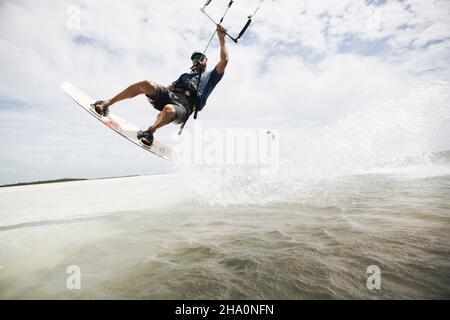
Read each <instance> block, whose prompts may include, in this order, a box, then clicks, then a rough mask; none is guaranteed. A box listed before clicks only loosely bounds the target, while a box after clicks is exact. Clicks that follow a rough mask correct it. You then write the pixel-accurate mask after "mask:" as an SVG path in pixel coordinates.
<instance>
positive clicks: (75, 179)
mask: <svg viewBox="0 0 450 320" xmlns="http://www.w3.org/2000/svg"><path fill="white" fill-rule="evenodd" d="M138 176H139V175H130V176H120V177H106V178H93V179H87V178H64V179H55V180H42V181H31V182H18V183H13V184H4V185H0V188H7V187H20V186H29V185H36V184H47V183H61V182H74V181H87V180H103V179H116V178H130V177H138Z"/></svg>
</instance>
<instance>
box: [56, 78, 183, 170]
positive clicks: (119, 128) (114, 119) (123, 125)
mask: <svg viewBox="0 0 450 320" xmlns="http://www.w3.org/2000/svg"><path fill="white" fill-rule="evenodd" d="M61 88H62V89H63V91H64V92H65V93H66V94H67V95H68V96H69V97H70V98H72V100H73V101H75V102H76V103H77V104H78V105H80V107H82V108H83V109H84V110H86V111H87V112H88V113H89V114H90V115H92V116H93V117H95V118H96V119H97V120H99V121H101V122H102V123H103V124H105V125H107V126H108V127H109V128H110V129H112V130H113V131H115V132H117V133H118V134H120V135H121V136H122V137H124V138H126V139H128V140H129V141H131V142H133V143H134V144H136V145H138V146H139V147H141V148H143V149H144V150H147V151H149V152H151V153H153V154H156V155H157V156H159V157H161V158H163V159H166V160H169V161H175V159H176V154H175V152H174V151H173V150H172V149H171V148H169V147H167V146H165V145H164V144H162V143H161V142H159V141H157V140H156V139H155V140H154V141H153V144H152V146H151V147H148V146H146V145H144V144H143V143H142V142H141V141H140V140H139V139H138V138H137V132H138V130H139V129H138V128H136V127H135V126H134V125H132V124H131V123H129V122H127V121H125V120H124V119H122V118H120V117H119V116H117V115H115V114H114V113H112V112H110V113H109V115H108V116H107V117H103V116H100V115H99V114H98V113H97V112H95V110H94V109H93V107H91V104H93V103H95V102H96V100H94V99H92V98H91V97H89V96H88V95H87V94H85V93H84V92H82V91H81V90H80V89H78V88H77V87H75V86H74V85H73V84H71V83H70V82H64V83H63V84H61Z"/></svg>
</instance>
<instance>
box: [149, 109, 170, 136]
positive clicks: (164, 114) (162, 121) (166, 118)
mask: <svg viewBox="0 0 450 320" xmlns="http://www.w3.org/2000/svg"><path fill="white" fill-rule="evenodd" d="M175 114H176V111H175V107H174V106H173V105H171V104H167V105H165V106H164V108H163V109H162V111H161V112H160V113H159V114H158V116H157V117H156V120H155V123H153V124H152V125H151V126H150V127H149V128H148V131H149V132H150V133H152V134H153V133H155V131H156V130H157V129H159V128H161V127H163V126H165V125H167V124H169V123H171V122H172V121H173V119H174V117H175Z"/></svg>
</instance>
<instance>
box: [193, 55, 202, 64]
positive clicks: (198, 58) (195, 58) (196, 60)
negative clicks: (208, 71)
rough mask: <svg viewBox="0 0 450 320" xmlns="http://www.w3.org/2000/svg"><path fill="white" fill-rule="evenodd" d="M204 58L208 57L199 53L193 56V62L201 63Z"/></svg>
mask: <svg viewBox="0 0 450 320" xmlns="http://www.w3.org/2000/svg"><path fill="white" fill-rule="evenodd" d="M204 59H206V56H204V55H197V56H194V57H192V59H191V60H192V62H193V63H199V62H202V61H203V60H204Z"/></svg>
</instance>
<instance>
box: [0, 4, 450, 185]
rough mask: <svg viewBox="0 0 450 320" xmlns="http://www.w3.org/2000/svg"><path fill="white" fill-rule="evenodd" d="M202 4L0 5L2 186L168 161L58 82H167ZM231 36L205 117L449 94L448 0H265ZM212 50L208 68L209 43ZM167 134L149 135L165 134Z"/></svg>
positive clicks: (182, 66) (96, 93)
mask: <svg viewBox="0 0 450 320" xmlns="http://www.w3.org/2000/svg"><path fill="white" fill-rule="evenodd" d="M227 3H228V1H212V3H211V5H210V7H209V8H208V10H210V12H211V14H212V15H215V16H217V15H218V14H220V13H221V12H223V10H224V7H225V6H226V4H227ZM257 3H258V1H257V0H255V1H235V4H234V7H233V9H232V10H231V11H230V13H229V16H228V17H227V19H226V21H225V26H227V27H230V29H231V30H233V31H235V32H238V31H239V29H240V28H241V27H242V25H243V24H244V23H245V21H246V16H247V15H248V14H249V13H251V12H252V11H253V10H254V8H255V7H256V4H257ZM202 5H203V1H194V0H191V1H181V0H177V1H170V2H167V1H162V0H152V1H144V0H139V1H87V0H83V1H33V2H31V1H25V0H24V1H20V0H19V1H9V2H7V1H2V2H0V49H1V54H0V64H1V68H2V72H1V74H0V116H1V119H2V122H1V124H0V165H1V169H0V184H4V183H14V182H18V181H32V180H39V179H55V178H64V177H88V178H93V177H105V176H119V175H133V174H150V173H158V172H170V171H173V170H176V168H174V167H173V166H172V165H170V164H168V163H166V162H165V161H163V160H160V159H158V158H155V157H152V156H151V155H149V154H147V153H146V152H144V151H142V150H140V149H139V148H137V147H135V146H134V145H131V144H130V143H128V142H127V141H125V140H124V139H121V138H120V137H118V136H116V135H114V134H113V133H111V132H109V131H108V130H105V128H103V127H101V126H99V125H98V123H96V122H95V121H92V119H90V118H89V116H88V115H86V114H85V113H84V112H82V110H81V109H79V108H77V106H76V105H74V104H73V103H72V102H71V101H70V100H69V99H68V98H67V97H66V96H64V94H63V93H62V92H61V90H60V88H59V85H60V83H61V82H62V81H65V80H70V81H71V82H73V83H74V84H76V85H77V86H79V87H80V88H81V89H83V90H84V91H85V92H86V93H88V94H90V95H91V96H93V97H94V98H106V97H108V98H109V97H111V96H112V95H114V94H115V93H117V91H119V90H121V89H123V88H124V87H126V86H128V85H129V84H131V83H134V82H137V81H140V80H144V79H150V80H153V81H156V82H158V83H161V84H165V85H166V84H168V83H170V82H171V81H173V80H174V79H176V78H177V77H178V76H179V74H180V73H183V72H187V71H188V70H189V59H188V58H189V56H190V53H191V52H192V51H194V50H196V49H202V48H204V46H205V45H206V43H207V41H208V40H209V37H210V36H211V33H212V31H213V26H212V24H211V23H210V22H209V21H208V20H206V18H205V17H204V16H203V15H202V14H201V13H200V11H199V10H198V9H199V8H200V7H201V6H202ZM217 17H218V16H217ZM228 45H229V50H230V64H229V67H228V69H227V73H226V76H225V77H224V79H223V81H222V82H221V83H220V85H219V86H218V87H217V89H216V91H215V92H214V93H213V95H212V96H211V98H210V100H209V102H208V106H207V108H206V109H205V111H206V110H207V111H206V112H202V114H201V119H202V121H203V125H204V126H207V127H211V128H229V127H236V128H248V127H252V128H253V127H272V128H279V129H282V130H289V132H291V133H292V132H294V135H295V130H301V131H302V132H303V133H304V132H305V131H304V130H307V129H309V128H314V130H315V132H317V131H320V130H321V128H325V127H329V126H330V125H333V124H334V123H336V122H338V121H340V120H341V119H343V118H345V117H348V116H349V115H351V114H352V113H354V112H358V111H361V110H363V109H364V108H367V107H368V106H369V105H382V104H386V103H387V101H391V100H394V101H396V99H402V98H404V97H405V96H406V97H407V96H408V94H409V93H410V92H411V90H414V89H413V88H416V87H417V86H421V87H423V86H425V87H430V86H431V87H433V85H434V83H436V82H437V81H441V82H439V83H440V85H439V86H440V88H441V89H440V91H439V92H440V94H441V95H445V94H448V92H447V91H448V81H449V77H450V70H449V68H450V67H449V66H450V2H449V1H445V0H442V1H422V0H405V1H362V0H353V1H331V0H309V1H289V0H282V1H269V0H266V1H265V2H264V4H263V6H262V8H261V10H260V11H259V12H258V15H257V16H256V17H255V20H254V23H253V25H252V26H251V28H250V29H249V31H248V33H247V34H246V35H245V37H244V39H242V42H241V44H239V45H237V46H236V45H234V44H233V43H230V42H228ZM208 56H209V60H210V64H211V67H212V66H213V65H214V64H215V63H216V62H217V61H218V50H217V41H216V40H214V41H213V44H212V47H211V48H210V49H209V51H208ZM427 92H432V90H431V91H430V90H429V91H427ZM427 94H432V93H427ZM432 98H433V97H431V98H430V99H429V100H433V99H432ZM435 100H436V101H437V102H436V103H435V105H432V106H426V108H429V109H426V110H431V111H433V114H435V117H436V119H440V121H441V123H438V122H436V123H437V124H436V126H437V127H439V128H438V129H436V128H433V129H430V130H434V131H436V132H434V131H433V134H430V137H431V136H432V137H433V138H430V139H434V140H433V141H430V144H432V146H433V148H435V149H446V148H449V149H450V141H448V139H447V137H448V136H449V133H450V123H449V120H448V110H449V107H448V103H447V102H448V101H444V102H441V100H439V99H437V98H436V99H435ZM433 101H434V100H433ZM400 104H401V103H400ZM441 104H442V105H441ZM116 110H117V112H118V113H119V114H120V115H121V116H122V117H124V118H126V119H128V120H130V122H132V123H135V124H136V125H138V126H140V127H146V126H147V125H148V124H149V123H151V122H152V121H153V119H154V117H155V116H156V111H155V110H154V109H152V108H151V106H150V105H149V104H148V103H147V102H146V100H145V99H144V98H142V97H140V98H137V99H134V100H132V101H128V102H126V103H122V104H120V105H119V106H117V109H116ZM383 110H384V109H383ZM224 119H226V120H225V121H224ZM436 119H434V118H433V119H430V121H431V122H432V123H434V122H433V121H434V120H436ZM388 120H389V118H387V120H386V121H388ZM369 129H370V128H369ZM174 130H177V128H176V127H175V126H170V127H167V128H164V129H163V130H161V131H160V133H159V136H158V138H159V139H161V140H162V141H164V142H166V143H168V144H170V139H171V136H172V133H173V131H174ZM188 130H189V128H188ZM405 134H407V132H406V133H405Z"/></svg>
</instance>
